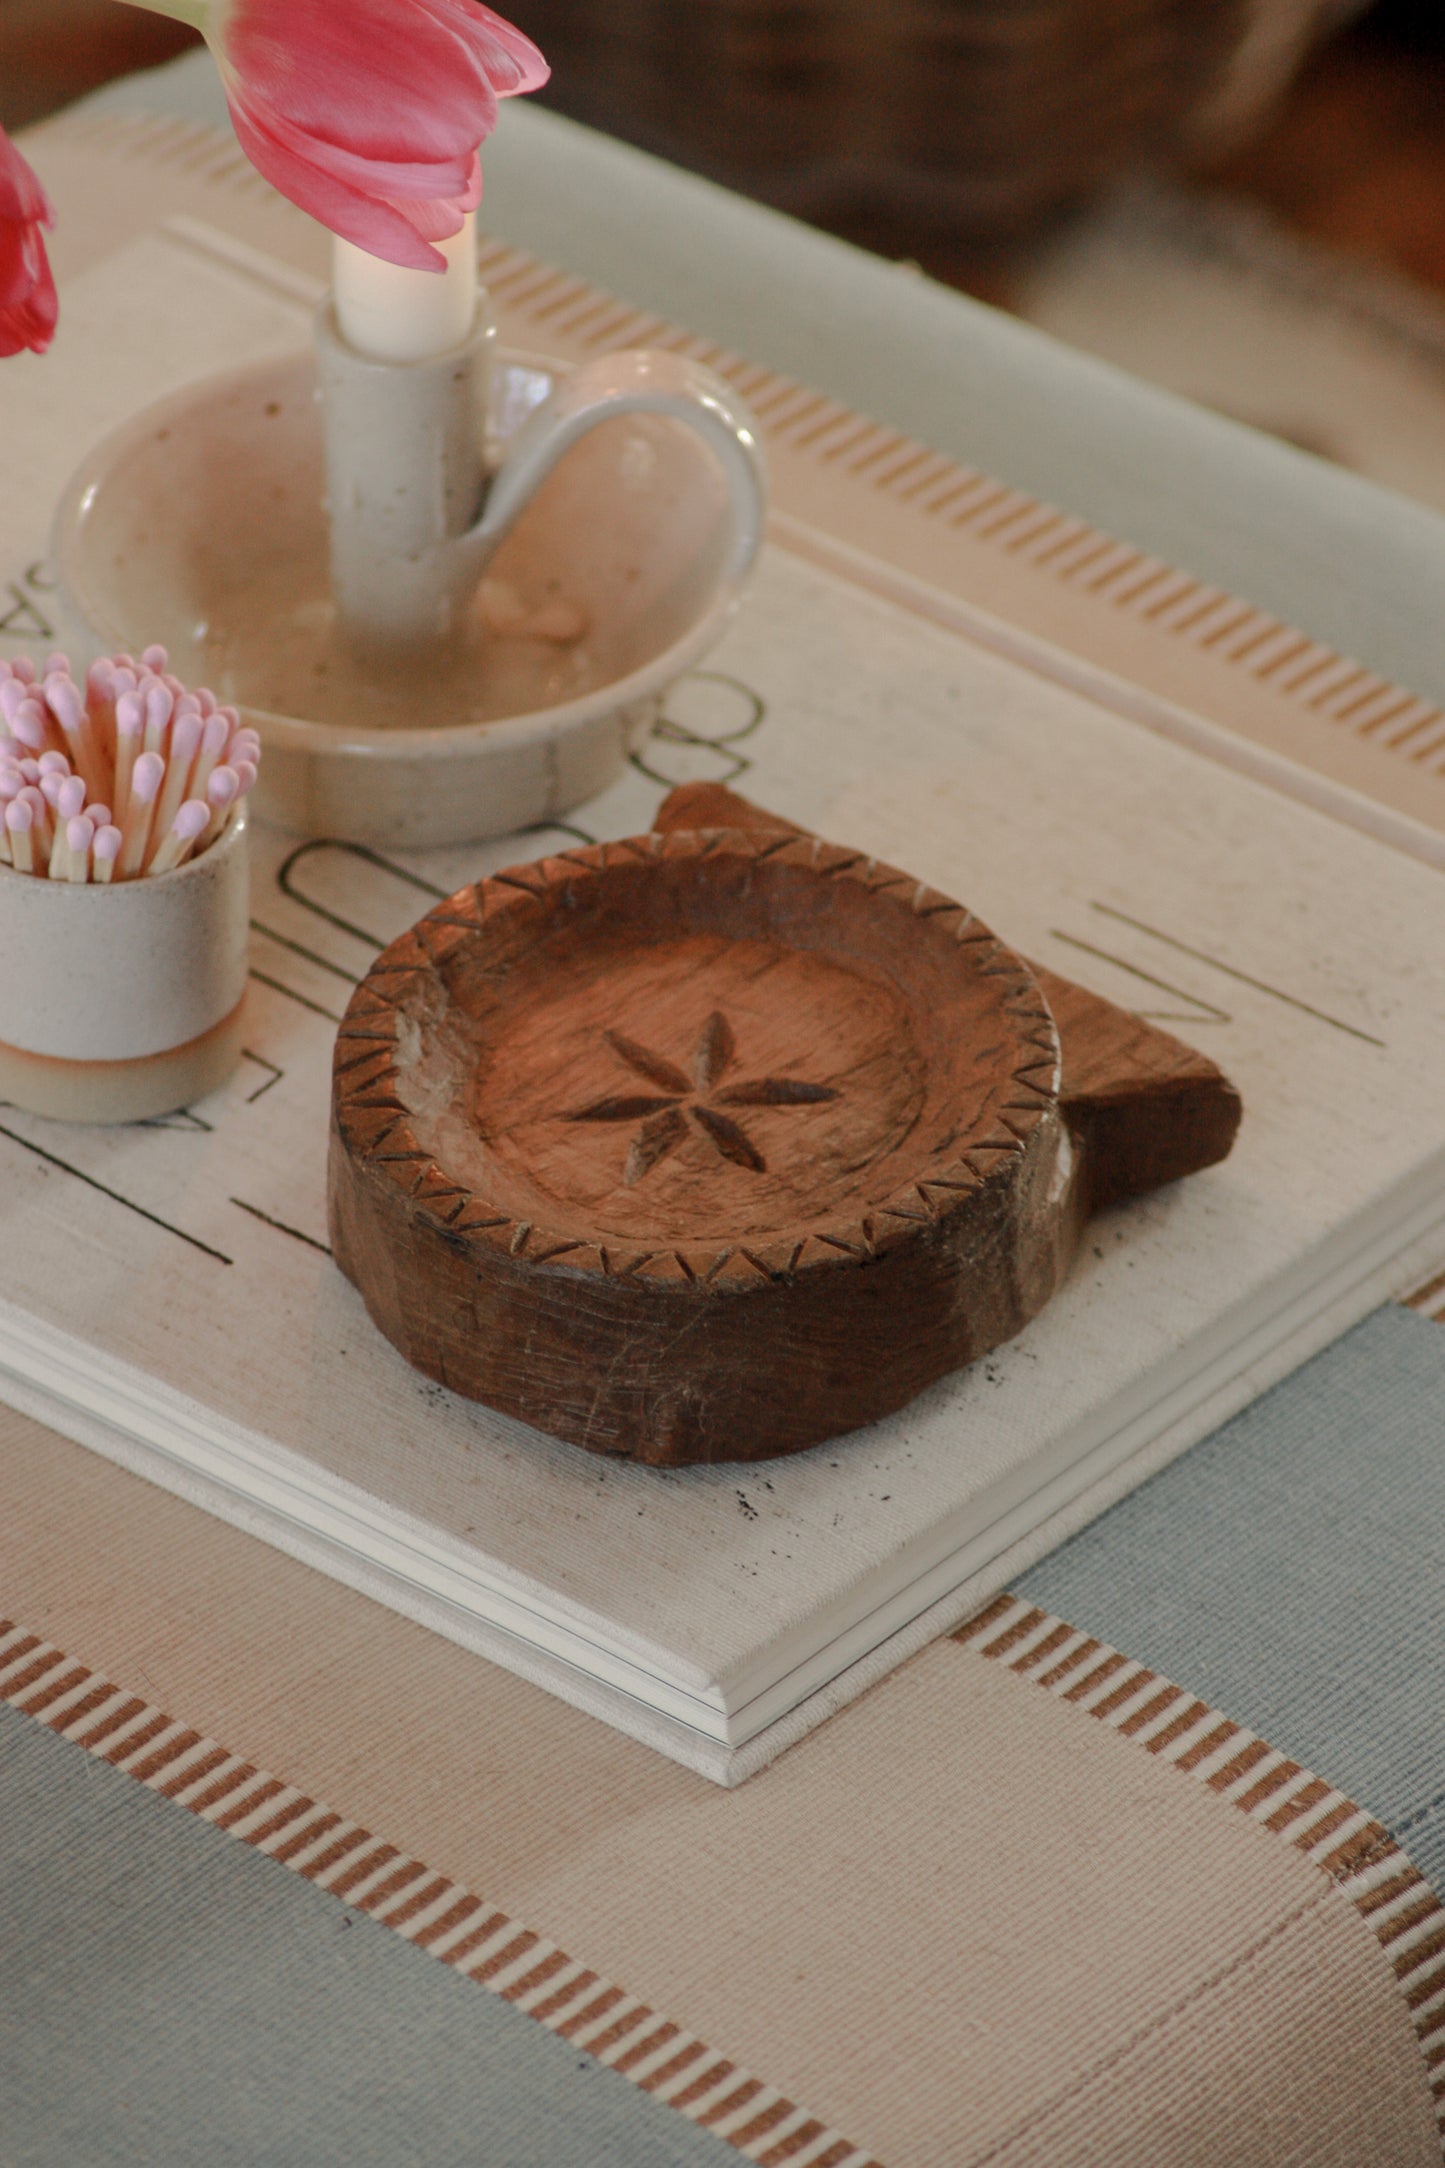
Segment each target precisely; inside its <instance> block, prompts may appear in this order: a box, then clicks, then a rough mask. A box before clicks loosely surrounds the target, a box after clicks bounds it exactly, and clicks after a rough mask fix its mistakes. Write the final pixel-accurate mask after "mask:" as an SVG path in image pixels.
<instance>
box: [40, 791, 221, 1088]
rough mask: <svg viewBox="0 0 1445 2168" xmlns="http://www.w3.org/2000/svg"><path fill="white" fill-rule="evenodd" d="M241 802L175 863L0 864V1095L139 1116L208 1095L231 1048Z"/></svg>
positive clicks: (215, 1084)
mask: <svg viewBox="0 0 1445 2168" xmlns="http://www.w3.org/2000/svg"><path fill="white" fill-rule="evenodd" d="M249 926H250V867H249V859H248V853H247V836H246V815H245V812H244V809H243V810H242V811H241V812H239V813H237V814H234V815H233V816H232V818H231V821H230V822H229V824H228V826H227V827H226V828H225V829H224V830H223V831H222V833H221V835H220V836H219V837H218V838H217V839H216V841H215V842H214V843H213V844H212V845H211V846H210V848H209V849H208V850H206V851H204V852H203V853H202V854H201V856H200V857H199V858H193V859H191V860H189V861H188V863H187V864H186V865H184V866H181V867H179V868H178V869H177V870H176V871H175V872H174V873H162V874H157V875H154V876H148V877H146V878H144V879H141V880H135V881H120V882H115V883H108V884H106V885H104V886H102V885H99V884H97V883H95V882H80V883H72V882H69V881H51V880H46V879H43V878H41V877H40V876H37V875H34V874H27V873H16V872H15V871H14V870H13V869H12V868H11V867H9V866H0V955H3V957H4V959H5V961H4V967H3V969H0V1099H4V1100H8V1101H9V1102H10V1104H11V1105H12V1106H17V1107H24V1108H26V1109H28V1110H29V1111H30V1112H31V1113H33V1114H45V1115H49V1116H51V1117H52V1118H53V1119H54V1120H57V1121H65V1122H134V1121H143V1120H145V1119H146V1118H147V1117H148V1116H149V1115H153V1114H166V1113H169V1112H170V1111H171V1110H172V1109H173V1108H176V1107H183V1106H188V1105H189V1104H190V1103H191V1102H192V1101H193V1100H195V1099H200V1098H204V1096H205V1095H206V1093H207V1092H210V1091H214V1090H215V1089H216V1087H217V1085H219V1084H222V1083H224V1081H225V1079H226V1078H227V1077H228V1076H229V1075H230V1073H231V1071H232V1069H234V1067H235V1066H236V1062H237V1060H238V1059H239V1057H240V1051H241V1037H242V1031H243V1025H242V1009H243V1006H244V1000H245V992H246V969H247V961H246V959H247V944H248V940H249Z"/></svg>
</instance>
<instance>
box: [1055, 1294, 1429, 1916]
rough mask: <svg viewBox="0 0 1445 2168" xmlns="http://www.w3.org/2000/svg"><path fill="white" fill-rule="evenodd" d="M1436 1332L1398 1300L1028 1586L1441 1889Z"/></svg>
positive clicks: (1091, 1531)
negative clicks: (1161, 1678) (1382, 1827)
mask: <svg viewBox="0 0 1445 2168" xmlns="http://www.w3.org/2000/svg"><path fill="white" fill-rule="evenodd" d="M1442 1446H1445V1331H1442V1330H1441V1327H1440V1325H1439V1324H1438V1323H1436V1322H1434V1321H1433V1320H1432V1319H1430V1318H1429V1317H1426V1316H1421V1315H1418V1314H1416V1313H1415V1312H1413V1311H1410V1310H1405V1309H1401V1308H1398V1307H1395V1306H1393V1305H1392V1306H1390V1307H1389V1308H1386V1309H1383V1310H1379V1311H1377V1312H1376V1313H1375V1315H1374V1316H1373V1317H1369V1318H1367V1319H1366V1320H1365V1321H1364V1323H1363V1324H1361V1325H1359V1326H1357V1327H1356V1328H1355V1330H1354V1331H1353V1332H1351V1333H1349V1334H1347V1335H1346V1336H1345V1338H1344V1339H1342V1340H1340V1341H1337V1342H1336V1344H1335V1345H1334V1346H1333V1347H1332V1348H1328V1349H1327V1350H1326V1351H1325V1353H1324V1354H1322V1355H1318V1356H1316V1357H1315V1359H1314V1361H1313V1362H1311V1363H1308V1364H1306V1366H1305V1367H1304V1369H1302V1370H1300V1371H1297V1372H1296V1373H1295V1375H1294V1376H1293V1377H1292V1378H1288V1379H1286V1380H1285V1382H1284V1383H1283V1384H1282V1385H1279V1386H1277V1387H1276V1388H1275V1390H1274V1391H1273V1392H1271V1393H1266V1394H1265V1396H1264V1397H1263V1399H1261V1400H1258V1401H1256V1402H1255V1404H1254V1405H1253V1407H1251V1408H1248V1409H1246V1410H1245V1412H1244V1413H1243V1414H1242V1415H1240V1416H1237V1417H1236V1418H1235V1420H1234V1421H1233V1422H1232V1423H1229V1424H1227V1425H1226V1426H1225V1427H1224V1429H1222V1430H1220V1431H1217V1432H1216V1433H1215V1435H1214V1436H1213V1437H1212V1438H1208V1439H1206V1440H1205V1441H1204V1442H1203V1443H1202V1444H1201V1445H1197V1446H1195V1448H1194V1450H1193V1451H1192V1452H1190V1453H1186V1454H1185V1455H1184V1457H1183V1458H1182V1459H1181V1460H1179V1461H1176V1462H1175V1463H1174V1464H1173V1465H1172V1466H1171V1467H1169V1468H1167V1469H1166V1470H1165V1471H1164V1472H1163V1474H1161V1475H1159V1476H1156V1477H1155V1478H1154V1480H1153V1481H1152V1482H1150V1483H1146V1484H1145V1485H1144V1486H1143V1487H1142V1488H1141V1489H1140V1490H1137V1491H1135V1492H1134V1493H1133V1495H1132V1496H1131V1497H1129V1498H1126V1499H1124V1500H1123V1501H1122V1502H1121V1503H1120V1504H1119V1505H1117V1506H1115V1507H1114V1508H1113V1509H1112V1511H1110V1512H1108V1513H1106V1514H1105V1515H1104V1516H1103V1517H1102V1519H1100V1520H1098V1521H1096V1522H1095V1523H1094V1525H1093V1526H1092V1527H1091V1528H1088V1529H1085V1530H1084V1532H1083V1533H1082V1534H1081V1535H1079V1536H1076V1537H1075V1538H1074V1539H1073V1541H1072V1542H1070V1543H1067V1544H1064V1545H1063V1546H1062V1547H1061V1548H1060V1549H1059V1550H1057V1551H1055V1552H1054V1553H1053V1554H1052V1556H1051V1557H1049V1558H1046V1559H1044V1560H1042V1561H1041V1562H1040V1563H1039V1565H1037V1566H1035V1567H1034V1568H1033V1569H1032V1570H1031V1571H1030V1572H1029V1573H1026V1574H1024V1575H1023V1576H1022V1577H1021V1579H1020V1581H1019V1583H1018V1592H1019V1594H1021V1595H1023V1596H1026V1597H1028V1598H1029V1600H1030V1601H1031V1602H1034V1603H1039V1604H1043V1605H1045V1606H1046V1607H1047V1608H1048V1609H1049V1610H1051V1611H1056V1612H1058V1613H1060V1614H1061V1615H1062V1616H1063V1617H1064V1618H1070V1619H1079V1620H1085V1621H1087V1623H1088V1625H1089V1628H1090V1630H1091V1631H1092V1632H1095V1633H1097V1634H1099V1635H1100V1636H1101V1637H1102V1638H1103V1639H1105V1640H1108V1641H1111V1642H1112V1643H1113V1644H1114V1645H1115V1647H1116V1648H1122V1649H1127V1650H1128V1651H1129V1654H1130V1655H1131V1656H1133V1657H1135V1658H1137V1659H1138V1661H1139V1662H1141V1663H1146V1664H1151V1665H1153V1666H1154V1667H1155V1668H1156V1669H1157V1670H1159V1671H1162V1672H1164V1673H1165V1674H1167V1675H1168V1676H1169V1677H1171V1678H1176V1679H1181V1680H1185V1681H1187V1682H1188V1684H1189V1686H1190V1687H1191V1689H1192V1690H1193V1691H1194V1692H1195V1693H1197V1694H1200V1695H1202V1696H1203V1697H1204V1698H1205V1699H1207V1700H1209V1701H1211V1702H1213V1703H1215V1704H1216V1706H1218V1707H1219V1708H1222V1709H1227V1710H1228V1711H1229V1713H1230V1715H1231V1716H1233V1717H1234V1718H1236V1719H1237V1721H1238V1722H1240V1723H1242V1724H1248V1725H1250V1726H1252V1727H1253V1729H1255V1730H1256V1731H1259V1732H1262V1733H1263V1734H1264V1736H1265V1737H1266V1738H1267V1739H1269V1740H1271V1741H1272V1742H1273V1744H1274V1745H1275V1746H1277V1747H1279V1748H1281V1749H1283V1750H1284V1751H1285V1752H1287V1753H1290V1754H1293V1755H1296V1756H1297V1757H1298V1758H1299V1760H1300V1761H1302V1762H1305V1763H1307V1764H1308V1766H1309V1767H1310V1768H1313V1769H1319V1770H1322V1771H1327V1772H1328V1773H1329V1776H1330V1777H1331V1779H1332V1781H1333V1782H1335V1783H1336V1784H1338V1785H1340V1786H1341V1787H1342V1788H1343V1789H1344V1790H1346V1791H1348V1792H1349V1793H1350V1794H1351V1795H1352V1796H1353V1797H1354V1798H1356V1799H1359V1800H1360V1801H1361V1802H1362V1803H1363V1804H1366V1805H1368V1806H1369V1807H1370V1808H1371V1809H1372V1810H1373V1811H1374V1812H1375V1813H1376V1814H1378V1815H1379V1817H1380V1819H1381V1820H1382V1821H1383V1822H1384V1823H1385V1824H1386V1826H1387V1827H1388V1828H1389V1829H1390V1830H1391V1832H1392V1833H1393V1834H1394V1835H1395V1836H1396V1837H1397V1838H1399V1840H1400V1842H1401V1843H1402V1844H1404V1845H1405V1846H1406V1847H1407V1848H1408V1850H1409V1851H1410V1853H1411V1855H1412V1856H1413V1858H1414V1859H1415V1860H1416V1861H1417V1863H1418V1865H1419V1866H1420V1868H1421V1870H1422V1871H1423V1872H1424V1873H1425V1874H1427V1875H1429V1876H1430V1878H1431V1879H1432V1880H1433V1881H1434V1883H1435V1884H1436V1887H1437V1888H1438V1887H1440V1886H1441V1885H1442V1883H1445V1450H1442Z"/></svg>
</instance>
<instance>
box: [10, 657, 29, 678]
mask: <svg viewBox="0 0 1445 2168" xmlns="http://www.w3.org/2000/svg"><path fill="white" fill-rule="evenodd" d="M10 667H11V669H12V670H13V671H14V673H15V675H16V677H18V678H19V680H20V682H21V684H22V685H33V684H34V683H35V665H34V663H33V662H32V661H31V660H30V657H29V656H28V655H12V656H11V658H10Z"/></svg>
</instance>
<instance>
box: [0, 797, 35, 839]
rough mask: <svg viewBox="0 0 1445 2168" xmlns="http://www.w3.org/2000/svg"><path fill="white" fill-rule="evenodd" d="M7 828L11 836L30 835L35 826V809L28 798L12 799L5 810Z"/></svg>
mask: <svg viewBox="0 0 1445 2168" xmlns="http://www.w3.org/2000/svg"><path fill="white" fill-rule="evenodd" d="M5 826H6V827H7V828H8V829H9V831H10V833H11V835H12V836H13V835H16V834H17V833H18V834H20V835H29V833H30V831H31V829H32V828H33V827H34V826H35V808H34V807H33V806H32V805H31V803H30V801H29V800H28V799H27V798H12V799H11V801H10V803H9V805H7V806H6V808H5Z"/></svg>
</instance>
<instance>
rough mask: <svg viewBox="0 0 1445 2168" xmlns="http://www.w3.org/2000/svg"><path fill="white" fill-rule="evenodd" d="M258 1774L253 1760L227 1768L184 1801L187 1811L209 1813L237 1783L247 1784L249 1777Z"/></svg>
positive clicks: (201, 1813)
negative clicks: (223, 1773)
mask: <svg viewBox="0 0 1445 2168" xmlns="http://www.w3.org/2000/svg"><path fill="white" fill-rule="evenodd" d="M258 1774H259V1771H258V1770H257V1768H256V1765H255V1763H254V1762H239V1763H238V1764H237V1765H236V1767H235V1768H234V1769H228V1770H227V1771H226V1774H225V1775H224V1776H218V1777H217V1778H216V1780H215V1782H214V1784H209V1785H207V1787H206V1789H205V1790H204V1791H203V1792H202V1793H201V1794H200V1795H199V1797H197V1798H195V1799H188V1800H187V1801H186V1807H187V1810H188V1812H190V1813H191V1814H200V1815H209V1813H210V1811H211V1809H212V1807H214V1806H215V1805H216V1804H217V1802H218V1801H219V1800H222V1799H224V1798H225V1797H226V1796H227V1794H228V1793H230V1792H233V1791H234V1790H235V1789H236V1786H237V1785H238V1784H249V1783H250V1781H251V1779H252V1778H253V1777H254V1776H256V1775H258Z"/></svg>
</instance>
